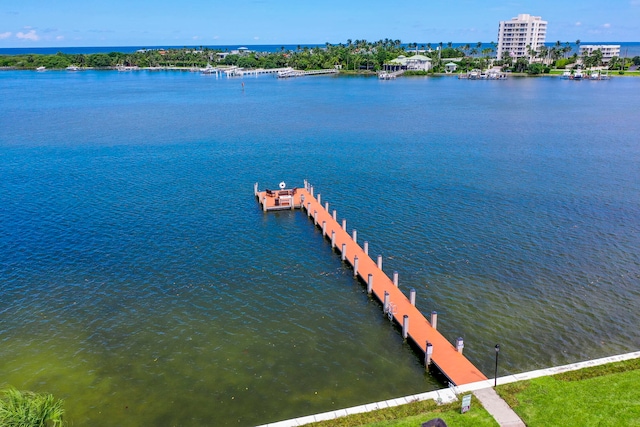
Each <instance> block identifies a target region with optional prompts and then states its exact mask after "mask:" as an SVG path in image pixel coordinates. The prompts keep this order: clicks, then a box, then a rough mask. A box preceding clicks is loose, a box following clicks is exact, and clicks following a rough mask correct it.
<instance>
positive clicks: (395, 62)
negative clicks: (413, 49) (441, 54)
mask: <svg viewBox="0 0 640 427" xmlns="http://www.w3.org/2000/svg"><path fill="white" fill-rule="evenodd" d="M431 68H432V65H431V58H429V57H428V56H424V55H413V56H408V57H407V56H404V55H400V56H398V57H397V58H395V59H392V60H391V61H388V62H386V63H385V64H384V69H385V71H399V70H406V71H429V70H430V69H431Z"/></svg>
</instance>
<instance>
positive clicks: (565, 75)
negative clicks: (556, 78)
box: [562, 70, 571, 79]
mask: <svg viewBox="0 0 640 427" xmlns="http://www.w3.org/2000/svg"><path fill="white" fill-rule="evenodd" d="M562 78H563V79H570V78H571V71H569V70H565V71H564V72H563V73H562Z"/></svg>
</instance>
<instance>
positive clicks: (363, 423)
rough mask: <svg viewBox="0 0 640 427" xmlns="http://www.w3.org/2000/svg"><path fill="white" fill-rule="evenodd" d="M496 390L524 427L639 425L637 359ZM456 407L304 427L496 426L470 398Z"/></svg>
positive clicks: (429, 406) (407, 408)
mask: <svg viewBox="0 0 640 427" xmlns="http://www.w3.org/2000/svg"><path fill="white" fill-rule="evenodd" d="M497 391H498V394H500V396H501V397H502V398H503V399H504V400H505V401H506V402H507V403H508V404H509V405H510V406H511V407H512V408H513V409H514V410H515V411H516V413H517V414H518V415H519V416H520V418H522V420H523V421H524V422H525V423H526V425H527V426H528V427H542V426H544V427H553V426H562V427H573V426H575V427H578V426H580V427H589V426H598V427H606V426H611V427H618V426H625V427H627V426H638V427H640V359H634V360H628V361H624V362H617V363H611V364H608V365H602V366H594V367H591V368H585V369H580V370H577V371H571V372H566V373H563V374H558V375H554V376H551V377H541V378H536V379H533V380H529V381H520V382H517V383H512V384H505V385H501V386H499V387H498V388H497ZM460 405H461V403H460V401H458V402H454V403H450V404H446V405H440V406H438V405H436V403H435V402H434V401H431V400H428V401H423V402H414V403H410V404H408V405H403V406H397V407H395V408H387V409H381V410H378V411H373V412H368V413H364V414H357V415H350V416H347V417H342V418H338V419H335V420H331V421H323V422H319V423H312V424H308V426H310V427H419V426H420V425H421V424H422V423H424V422H426V421H428V420H430V419H433V418H442V419H443V420H444V421H445V422H446V423H447V426H448V427H466V426H469V427H475V426H480V427H483V426H497V425H498V424H497V423H496V421H495V420H494V419H493V418H492V417H491V415H489V413H487V411H485V410H484V408H483V407H482V406H481V405H480V402H479V401H478V400H477V399H476V398H475V396H474V397H473V399H472V402H471V410H470V411H469V412H467V413H465V414H461V413H460Z"/></svg>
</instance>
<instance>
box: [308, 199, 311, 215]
mask: <svg viewBox="0 0 640 427" xmlns="http://www.w3.org/2000/svg"><path fill="white" fill-rule="evenodd" d="M307 216H311V202H307Z"/></svg>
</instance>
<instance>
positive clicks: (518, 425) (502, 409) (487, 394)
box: [473, 388, 526, 427]
mask: <svg viewBox="0 0 640 427" xmlns="http://www.w3.org/2000/svg"><path fill="white" fill-rule="evenodd" d="M473 394H474V396H476V397H477V398H478V400H479V401H480V403H482V406H484V409H486V410H487V412H488V413H490V414H491V415H492V416H493V418H495V420H496V421H497V422H498V424H500V427H526V425H525V423H524V422H523V421H522V420H521V419H520V417H519V416H518V414H516V413H515V412H514V411H513V409H511V407H510V406H509V405H507V402H505V401H504V400H502V398H501V397H500V396H498V393H496V391H495V390H494V389H493V388H483V389H480V390H476V391H474V392H473Z"/></svg>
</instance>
